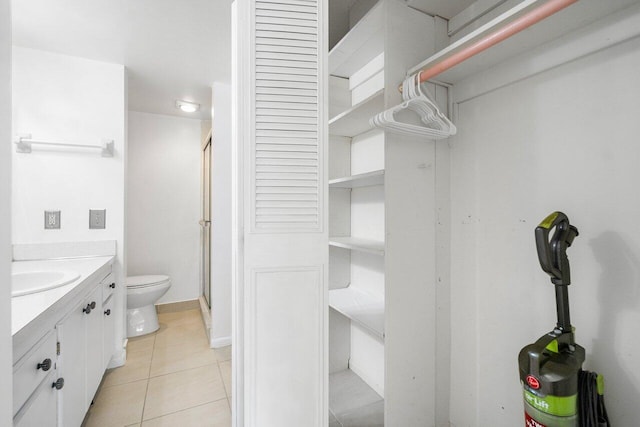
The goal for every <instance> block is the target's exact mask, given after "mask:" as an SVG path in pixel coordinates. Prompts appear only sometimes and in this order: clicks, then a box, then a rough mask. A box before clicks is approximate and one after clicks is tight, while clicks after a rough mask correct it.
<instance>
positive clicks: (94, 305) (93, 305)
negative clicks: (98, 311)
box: [89, 301, 96, 310]
mask: <svg viewBox="0 0 640 427" xmlns="http://www.w3.org/2000/svg"><path fill="white" fill-rule="evenodd" d="M89 305H90V306H91V310H93V309H94V308H96V302H95V301H91V304H89Z"/></svg>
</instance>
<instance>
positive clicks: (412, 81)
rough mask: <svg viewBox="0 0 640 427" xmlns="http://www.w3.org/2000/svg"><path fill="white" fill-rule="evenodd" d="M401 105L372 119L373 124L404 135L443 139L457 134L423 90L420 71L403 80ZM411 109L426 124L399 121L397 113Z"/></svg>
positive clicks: (451, 124)
mask: <svg viewBox="0 0 640 427" xmlns="http://www.w3.org/2000/svg"><path fill="white" fill-rule="evenodd" d="M402 99H403V102H402V103H401V104H400V105H396V106H395V107H392V108H389V109H388V110H385V111H383V112H381V113H378V114H377V115H375V116H373V117H372V118H371V119H370V123H371V125H372V126H375V127H378V128H382V129H386V130H388V131H390V132H394V133H399V134H403V135H413V136H424V137H427V138H430V139H443V138H448V137H450V136H451V135H455V134H456V131H457V129H456V127H455V125H454V124H453V123H451V121H450V120H449V119H448V118H447V116H445V115H444V114H442V113H441V112H440V109H438V106H437V105H436V104H435V103H434V102H433V101H431V99H429V97H428V96H427V95H425V94H424V93H423V92H422V89H421V88H420V73H417V74H414V75H412V76H409V77H407V78H406V79H405V80H404V82H402ZM406 109H409V110H411V111H413V112H415V113H416V114H418V116H420V120H421V121H422V123H423V124H424V126H419V125H414V124H410V123H403V122H400V121H397V120H396V118H395V114H396V113H398V112H400V111H402V110H406Z"/></svg>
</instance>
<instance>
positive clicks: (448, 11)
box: [405, 0, 475, 19]
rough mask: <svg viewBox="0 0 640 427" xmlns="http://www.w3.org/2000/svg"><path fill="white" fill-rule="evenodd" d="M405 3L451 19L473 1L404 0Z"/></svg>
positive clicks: (473, 0)
mask: <svg viewBox="0 0 640 427" xmlns="http://www.w3.org/2000/svg"><path fill="white" fill-rule="evenodd" d="M405 2H406V3H407V4H408V5H409V6H411V7H413V8H415V9H418V10H421V11H423V12H426V13H428V14H429V15H437V16H441V17H443V18H446V19H451V18H453V17H454V16H456V15H457V14H458V13H460V12H462V11H463V10H464V9H466V8H467V7H468V6H469V5H471V3H474V2H475V0H405Z"/></svg>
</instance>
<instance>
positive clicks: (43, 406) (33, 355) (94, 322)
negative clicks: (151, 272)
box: [13, 257, 116, 427]
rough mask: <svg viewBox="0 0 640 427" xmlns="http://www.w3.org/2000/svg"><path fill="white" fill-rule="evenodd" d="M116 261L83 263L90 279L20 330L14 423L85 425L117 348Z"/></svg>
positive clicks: (60, 426)
mask: <svg viewBox="0 0 640 427" xmlns="http://www.w3.org/2000/svg"><path fill="white" fill-rule="evenodd" d="M112 263H113V258H106V257H105V258H96V260H95V261H91V260H83V261H81V262H79V264H77V266H78V271H79V272H81V275H82V276H84V279H82V278H81V279H80V280H79V282H78V283H77V284H76V285H75V286H74V287H73V288H71V289H69V290H67V291H65V293H64V294H63V295H62V296H60V297H59V299H58V300H56V301H55V302H53V303H52V304H51V305H50V306H49V307H48V308H47V309H44V310H43V311H42V312H41V313H40V314H39V315H37V316H36V317H35V318H34V319H33V320H32V321H30V322H29V323H27V324H26V325H25V326H24V327H22V328H21V329H20V330H18V331H17V332H14V335H13V341H14V368H13V384H14V390H13V397H14V404H13V409H14V419H13V422H14V426H25V427H26V426H30V427H31V426H37V427H47V426H58V427H79V426H80V425H81V424H82V421H83V420H84V417H85V415H86V413H87V410H88V408H89V406H90V405H91V402H92V400H93V398H94V396H95V393H96V391H97V390H98V387H99V385H100V382H101V381H102V377H103V375H104V372H105V369H106V367H107V365H108V363H109V362H110V360H111V357H112V355H113V352H114V350H115V339H114V336H115V330H114V328H115V323H114V319H115V313H113V310H114V301H115V294H114V290H115V289H116V283H115V279H114V276H113V273H112V272H111V270H112ZM83 265H87V268H86V269H85V270H82V269H81V268H80V267H82V266H83ZM62 266H67V265H66V264H65V265H62ZM62 266H61V267H60V268H62ZM73 267H74V265H71V266H70V267H69V269H73ZM36 298H37V297H36ZM34 301H37V299H35V298H34V299H32V300H24V301H20V302H17V303H16V304H25V306H26V305H28V304H34Z"/></svg>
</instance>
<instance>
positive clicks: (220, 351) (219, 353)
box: [215, 345, 231, 362]
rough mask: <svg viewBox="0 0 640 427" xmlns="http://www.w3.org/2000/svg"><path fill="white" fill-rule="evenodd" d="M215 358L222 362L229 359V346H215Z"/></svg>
mask: <svg viewBox="0 0 640 427" xmlns="http://www.w3.org/2000/svg"><path fill="white" fill-rule="evenodd" d="M215 351H216V358H217V359H218V362H224V361H226V360H231V346H230V345H228V346H226V347H220V348H216V349H215Z"/></svg>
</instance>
